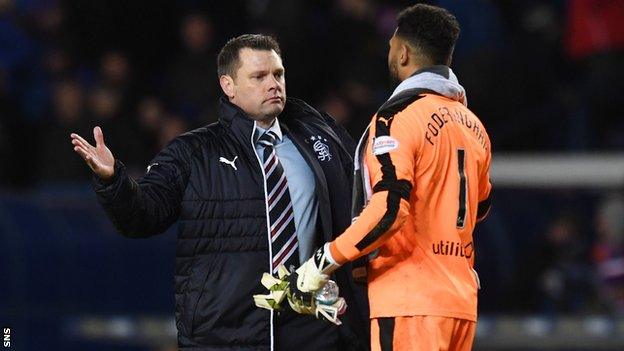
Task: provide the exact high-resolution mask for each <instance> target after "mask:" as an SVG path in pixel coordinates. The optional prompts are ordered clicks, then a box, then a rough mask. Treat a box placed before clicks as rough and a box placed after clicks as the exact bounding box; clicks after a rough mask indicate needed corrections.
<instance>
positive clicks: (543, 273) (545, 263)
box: [533, 214, 592, 313]
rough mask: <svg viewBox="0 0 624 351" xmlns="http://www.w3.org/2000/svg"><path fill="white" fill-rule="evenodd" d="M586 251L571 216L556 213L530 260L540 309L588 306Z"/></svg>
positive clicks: (570, 309)
mask: <svg viewBox="0 0 624 351" xmlns="http://www.w3.org/2000/svg"><path fill="white" fill-rule="evenodd" d="M587 251H588V246H587V242H586V241H585V240H584V238H583V236H581V235H580V232H579V226H578V224H577V223H576V221H575V216H574V215H572V214H562V215H559V216H557V217H556V218H555V219H554V220H553V221H552V222H551V223H550V224H549V226H548V229H547V232H546V234H545V238H544V241H543V242H542V246H541V247H539V248H538V249H537V250H536V251H535V253H536V254H535V256H534V260H533V264H535V267H537V269H538V271H537V272H535V278H536V279H537V282H536V283H537V286H536V287H535V290H536V291H537V292H538V293H539V295H540V300H539V304H540V305H541V306H540V309H541V310H543V311H545V312H553V313H555V312H556V313H560V312H567V313H573V312H583V311H584V310H586V308H588V302H589V301H590V299H591V297H592V284H591V276H592V275H591V269H590V266H589V262H588V257H587V254H588V252H587Z"/></svg>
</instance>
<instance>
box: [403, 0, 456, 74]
mask: <svg viewBox="0 0 624 351" xmlns="http://www.w3.org/2000/svg"><path fill="white" fill-rule="evenodd" d="M396 34H397V36H399V37H401V38H402V39H404V40H406V41H407V42H408V43H409V44H410V45H411V46H413V47H414V48H415V49H417V50H419V51H420V53H422V54H423V55H424V56H426V57H427V58H429V59H431V61H433V64H434V65H449V64H450V63H451V57H452V56H453V48H454V47H455V42H456V41H457V37H459V23H458V22H457V19H456V18H455V16H453V14H452V13H450V12H448V11H447V10H446V9H443V8H441V7H437V6H431V5H425V4H418V5H414V6H410V7H408V8H406V9H404V10H403V11H401V12H400V13H399V15H398V16H397V31H396Z"/></svg>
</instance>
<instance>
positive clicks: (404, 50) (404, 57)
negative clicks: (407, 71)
mask: <svg viewBox="0 0 624 351" xmlns="http://www.w3.org/2000/svg"><path fill="white" fill-rule="evenodd" d="M410 54H411V51H410V48H409V46H407V44H405V43H402V44H401V53H400V54H399V64H400V65H401V66H407V64H408V63H409V60H410V57H409V55H410Z"/></svg>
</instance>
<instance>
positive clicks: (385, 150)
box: [289, 4, 491, 351]
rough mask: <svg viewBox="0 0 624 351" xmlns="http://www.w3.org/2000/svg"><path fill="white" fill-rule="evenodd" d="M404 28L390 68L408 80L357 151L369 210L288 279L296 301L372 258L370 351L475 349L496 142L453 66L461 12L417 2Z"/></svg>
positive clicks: (361, 196) (403, 17) (404, 17)
mask: <svg viewBox="0 0 624 351" xmlns="http://www.w3.org/2000/svg"><path fill="white" fill-rule="evenodd" d="M397 22H398V23H397V29H396V31H395V33H394V35H393V36H392V38H391V40H390V49H389V53H388V65H389V68H390V74H391V76H392V77H393V78H394V79H396V80H397V82H400V84H399V85H398V86H397V88H396V90H395V91H394V92H393V94H392V95H391V96H390V98H389V99H388V101H386V103H384V104H383V105H382V106H381V108H379V110H378V112H377V113H376V114H375V116H374V117H373V119H372V122H371V124H370V126H369V128H368V130H367V132H366V133H365V135H364V136H363V137H362V139H361V140H360V145H359V147H358V151H357V154H356V179H358V180H359V183H360V186H359V187H358V186H356V188H355V189H354V192H355V201H359V202H360V204H361V205H362V208H363V209H362V211H361V213H359V216H358V217H357V218H355V219H354V221H353V223H352V225H351V226H350V227H349V228H348V229H347V230H346V231H345V232H344V233H343V234H342V235H340V236H339V237H337V238H336V239H335V240H334V241H332V242H330V243H326V244H325V245H324V246H322V247H321V248H320V249H319V250H318V251H317V252H316V254H315V255H313V257H312V258H310V259H309V260H308V261H307V262H305V263H304V264H303V265H302V266H301V267H299V269H297V270H296V271H295V272H293V273H292V274H291V276H290V279H291V280H290V281H291V282H292V283H291V284H290V287H289V289H290V297H289V302H291V304H292V303H293V302H292V301H293V300H294V301H295V304H296V300H297V297H298V296H305V294H310V293H314V292H316V291H318V290H319V289H320V288H322V287H323V286H324V285H325V283H326V282H327V280H328V279H329V275H330V274H331V272H333V271H334V270H335V269H337V268H338V267H340V265H342V264H344V263H345V262H347V261H352V260H355V259H357V258H359V257H361V256H364V255H369V258H370V261H369V263H368V283H369V284H368V289H369V292H368V295H369V300H370V313H371V314H370V318H371V344H372V345H371V347H372V349H373V350H427V351H431V350H470V349H471V346H472V342H473V339H474V335H475V327H476V318H477V290H478V288H479V279H478V276H477V273H476V271H475V270H474V269H473V265H474V244H473V238H472V233H473V230H474V227H475V225H476V223H477V222H478V221H480V220H482V219H483V218H484V217H485V216H486V215H487V212H488V211H489V208H490V191H491V184H490V181H489V167H490V159H491V150H490V140H489V136H488V134H487V133H486V130H485V128H484V127H483V125H482V124H481V121H480V120H479V119H478V118H477V116H475V115H474V114H473V113H472V112H471V111H470V110H468V108H467V107H466V106H467V101H466V94H465V91H464V89H463V87H462V86H461V85H460V84H459V82H458V81H457V77H456V76H455V75H454V74H453V72H452V71H451V69H450V68H449V65H450V63H451V57H452V53H453V48H454V45H455V41H456V40H457V37H458V35H459V24H458V23H457V20H456V19H455V17H454V16H453V15H452V14H450V13H449V12H448V11H446V10H445V9H442V8H439V7H434V6H428V5H422V4H419V5H415V6H412V7H409V8H406V9H405V10H404V11H402V12H401V13H400V14H399V15H398V20H397ZM304 313H312V312H309V311H308V312H304ZM317 316H318V313H317Z"/></svg>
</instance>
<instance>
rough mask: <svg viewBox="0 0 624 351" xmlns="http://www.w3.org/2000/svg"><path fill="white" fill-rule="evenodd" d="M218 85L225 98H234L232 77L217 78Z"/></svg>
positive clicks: (225, 75)
mask: <svg viewBox="0 0 624 351" xmlns="http://www.w3.org/2000/svg"><path fill="white" fill-rule="evenodd" d="M219 84H220V85H221V90H223V93H224V94H225V96H227V97H228V98H229V99H233V98H234V79H232V77H230V76H229V75H227V74H224V75H222V76H221V77H219Z"/></svg>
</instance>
